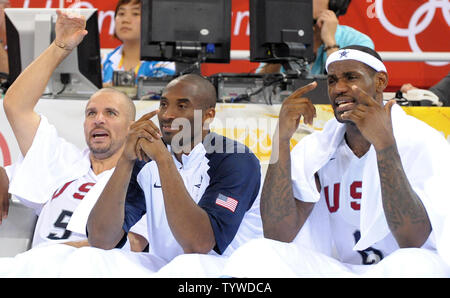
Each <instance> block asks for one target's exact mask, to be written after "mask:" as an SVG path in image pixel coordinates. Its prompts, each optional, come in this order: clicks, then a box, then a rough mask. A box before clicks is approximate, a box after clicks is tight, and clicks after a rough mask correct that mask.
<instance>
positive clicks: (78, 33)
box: [54, 9, 88, 51]
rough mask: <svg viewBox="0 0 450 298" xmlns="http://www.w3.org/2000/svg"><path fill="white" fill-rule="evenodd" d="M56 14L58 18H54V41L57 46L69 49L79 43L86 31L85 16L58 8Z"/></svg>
mask: <svg viewBox="0 0 450 298" xmlns="http://www.w3.org/2000/svg"><path fill="white" fill-rule="evenodd" d="M56 14H57V15H58V19H57V20H56V26H55V33H56V36H55V41H54V42H55V44H56V45H57V46H58V47H60V48H63V49H65V50H67V51H71V50H73V49H74V48H75V47H77V46H78V44H80V42H81V41H82V40H83V38H84V36H85V35H86V34H87V33H88V32H87V30H86V18H85V17H84V16H80V15H76V14H70V13H67V12H64V11H61V10H59V9H58V10H57V11H56Z"/></svg>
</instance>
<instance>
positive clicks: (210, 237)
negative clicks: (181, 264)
mask: <svg viewBox="0 0 450 298" xmlns="http://www.w3.org/2000/svg"><path fill="white" fill-rule="evenodd" d="M138 143H139V146H140V148H141V150H142V151H143V152H144V154H145V155H146V156H148V157H149V158H150V159H152V160H154V161H155V162H156V164H157V165H158V172H159V177H160V179H161V188H162V193H163V198H164V206H165V210H166V215H167V222H168V223H169V226H170V229H171V231H172V234H173V235H174V237H175V239H176V240H177V241H178V243H179V244H180V245H181V247H182V248H183V251H184V252H185V253H208V252H209V251H211V250H212V249H213V248H214V245H215V244H216V241H215V237H214V232H213V229H212V226H211V222H210V220H209V216H208V214H207V213H206V211H205V210H203V208H201V207H200V206H198V205H197V204H196V203H195V201H194V200H193V199H192V197H191V196H190V194H189V192H188V191H187V189H186V187H185V185H184V182H183V179H182V177H181V176H180V174H179V172H178V170H177V168H176V166H175V163H174V162H173V158H172V155H171V153H170V152H169V151H168V150H167V148H166V146H165V145H164V143H163V142H162V140H154V141H153V142H150V141H148V140H147V139H140V140H139V142H138Z"/></svg>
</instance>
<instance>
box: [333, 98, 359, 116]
mask: <svg viewBox="0 0 450 298" xmlns="http://www.w3.org/2000/svg"><path fill="white" fill-rule="evenodd" d="M335 105H336V112H338V113H343V112H345V111H348V110H351V109H353V108H354V107H355V105H356V104H355V100H354V99H353V98H339V99H336V100H335Z"/></svg>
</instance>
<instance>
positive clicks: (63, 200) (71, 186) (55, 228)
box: [33, 169, 108, 247]
mask: <svg viewBox="0 0 450 298" xmlns="http://www.w3.org/2000/svg"><path fill="white" fill-rule="evenodd" d="M107 172H108V171H104V172H102V173H101V174H99V175H98V176H97V175H95V173H94V172H93V171H92V169H90V170H89V172H88V173H87V174H86V175H84V176H82V177H80V178H78V179H76V180H72V181H67V182H66V183H64V184H63V185H61V187H59V188H58V189H56V190H55V191H54V193H53V195H52V197H51V198H50V200H49V201H48V202H47V203H46V204H45V205H44V207H43V208H42V210H41V212H40V213H39V217H38V221H37V223H36V229H35V232H34V237H33V247H35V246H37V245H39V244H42V243H44V242H49V241H52V242H53V241H61V242H67V241H79V240H86V236H85V235H82V234H78V233H75V232H72V231H69V230H67V229H66V227H67V224H68V223H69V220H70V218H71V216H72V214H73V212H74V210H75V209H76V208H77V207H78V204H80V202H81V200H83V198H84V196H85V195H86V194H87V193H88V192H89V190H90V189H91V188H92V187H93V186H94V185H95V183H96V182H97V181H98V180H99V179H100V178H101V177H102V175H105V174H107Z"/></svg>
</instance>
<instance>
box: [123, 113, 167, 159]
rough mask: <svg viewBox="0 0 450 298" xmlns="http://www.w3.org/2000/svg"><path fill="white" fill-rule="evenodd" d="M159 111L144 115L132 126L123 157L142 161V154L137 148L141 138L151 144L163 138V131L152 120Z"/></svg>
mask: <svg viewBox="0 0 450 298" xmlns="http://www.w3.org/2000/svg"><path fill="white" fill-rule="evenodd" d="M158 112H159V110H155V111H152V112H150V113H147V114H145V115H143V116H142V117H141V118H140V119H139V120H138V121H136V122H134V123H133V124H132V125H131V126H130V131H129V132H128V136H127V141H126V143H125V149H124V152H123V156H124V157H125V158H127V159H128V160H135V159H136V158H139V159H141V160H142V152H140V151H139V150H140V147H139V146H137V143H138V140H139V138H144V139H146V140H148V141H149V142H154V141H155V140H158V139H160V138H161V131H160V130H159V128H158V127H157V126H156V125H155V123H153V121H151V120H150V119H151V118H153V116H155V115H156V114H157V113H158Z"/></svg>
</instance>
